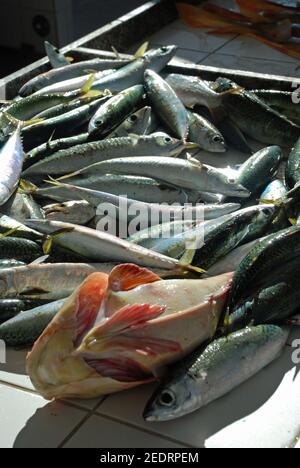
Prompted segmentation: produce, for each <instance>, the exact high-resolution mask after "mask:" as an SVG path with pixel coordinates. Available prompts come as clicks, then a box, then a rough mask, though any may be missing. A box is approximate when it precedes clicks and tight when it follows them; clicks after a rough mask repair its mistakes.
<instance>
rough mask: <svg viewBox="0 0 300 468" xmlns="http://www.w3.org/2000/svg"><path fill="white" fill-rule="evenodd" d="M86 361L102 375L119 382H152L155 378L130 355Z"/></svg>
mask: <svg viewBox="0 0 300 468" xmlns="http://www.w3.org/2000/svg"><path fill="white" fill-rule="evenodd" d="M84 360H85V362H86V363H87V364H88V365H89V366H90V367H92V368H93V369H94V370H95V371H96V372H98V374H100V375H101V376H102V377H106V378H110V379H113V380H117V381H118V382H127V383H131V382H132V383H134V382H145V383H146V382H151V381H152V380H154V378H153V376H152V375H151V374H149V371H148V370H147V369H145V368H143V367H142V366H141V364H139V363H138V362H136V361H134V360H133V359H130V358H128V357H118V358H114V357H112V358H107V359H89V358H85V359H84Z"/></svg>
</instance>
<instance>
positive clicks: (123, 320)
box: [95, 304, 166, 336]
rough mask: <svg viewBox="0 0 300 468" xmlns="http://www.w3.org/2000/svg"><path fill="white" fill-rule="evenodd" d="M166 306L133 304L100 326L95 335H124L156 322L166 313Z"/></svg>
mask: <svg viewBox="0 0 300 468" xmlns="http://www.w3.org/2000/svg"><path fill="white" fill-rule="evenodd" d="M165 310H166V307H165V306H151V305H150V304H133V305H128V306H125V307H123V308H122V309H120V310H118V311H117V312H115V313H114V315H112V316H111V317H110V318H109V319H108V320H107V321H106V322H105V323H103V324H102V325H100V326H99V327H98V328H97V329H96V330H95V334H97V335H101V336H103V335H104V334H106V335H114V334H118V333H122V332H123V333H124V332H125V331H128V330H130V329H131V328H132V327H135V328H136V327H139V326H141V325H144V324H145V323H147V322H149V320H154V319H156V318H157V317H159V316H160V315H162V314H163V313H164V311H165Z"/></svg>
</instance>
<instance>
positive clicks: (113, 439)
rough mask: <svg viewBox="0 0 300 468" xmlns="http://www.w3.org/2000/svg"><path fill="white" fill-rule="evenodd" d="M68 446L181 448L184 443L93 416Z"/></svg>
mask: <svg viewBox="0 0 300 468" xmlns="http://www.w3.org/2000/svg"><path fill="white" fill-rule="evenodd" d="M65 447H66V448H108V447H109V448H161V449H162V448H180V447H182V445H179V444H176V443H173V442H171V441H168V440H165V439H162V438H161V437H156V436H153V435H151V434H148V433H146V432H143V431H140V430H137V429H134V428H132V427H129V426H126V425H124V424H119V423H117V422H115V421H111V420H109V419H106V418H103V417H100V416H92V417H91V418H90V419H88V421H87V422H86V423H85V424H84V425H83V426H82V427H81V428H80V429H79V430H78V432H76V434H75V435H74V436H73V437H72V438H71V439H70V440H69V441H68V442H67V443H66V445H65Z"/></svg>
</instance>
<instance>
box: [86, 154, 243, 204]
mask: <svg viewBox="0 0 300 468" xmlns="http://www.w3.org/2000/svg"><path fill="white" fill-rule="evenodd" d="M79 173H80V174H81V176H87V175H92V174H93V175H95V174H99V175H100V174H123V175H135V176H142V177H150V178H153V179H156V180H158V181H160V182H162V183H164V184H168V185H171V186H176V187H179V188H181V189H183V190H195V191H197V192H212V193H218V194H219V193H222V194H223V195H229V196H233V197H234V196H239V197H242V198H244V197H245V198H247V197H248V196H249V192H248V190H247V189H245V188H244V187H242V186H240V185H238V184H236V183H235V181H234V180H233V179H230V178H229V177H227V176H226V175H224V174H223V173H222V172H221V171H219V170H217V169H215V168H213V167H211V166H207V165H204V164H201V163H200V162H199V161H197V160H194V159H193V160H183V159H174V158H167V157H165V158H158V157H153V158H145V157H141V158H121V159H114V160H112V161H104V162H101V163H97V164H94V165H92V166H90V167H88V168H86V169H83V170H82V171H81V172H79V171H78V174H79Z"/></svg>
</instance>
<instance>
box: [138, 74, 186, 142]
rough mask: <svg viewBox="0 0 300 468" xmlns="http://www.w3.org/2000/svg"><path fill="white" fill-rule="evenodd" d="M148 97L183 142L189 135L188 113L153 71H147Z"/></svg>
mask: <svg viewBox="0 0 300 468" xmlns="http://www.w3.org/2000/svg"><path fill="white" fill-rule="evenodd" d="M144 76H145V87H146V92H147V95H148V97H149V99H150V102H151V103H152V105H153V107H154V109H155V111H156V113H157V114H158V115H159V117H160V118H161V120H162V121H163V122H164V124H165V125H166V126H167V127H168V128H169V130H171V132H172V133H173V134H174V135H175V136H176V137H177V138H180V139H181V140H184V141H185V140H186V138H187V135H188V130H189V129H188V116H187V111H186V109H185V107H184V105H183V104H182V102H181V101H180V99H179V98H178V97H177V95H176V93H175V91H173V89H172V88H171V87H170V86H169V84H168V83H167V82H166V81H165V80H163V79H162V78H161V77H160V76H159V75H158V74H157V73H155V72H154V71H152V70H146V71H145V75H144Z"/></svg>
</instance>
